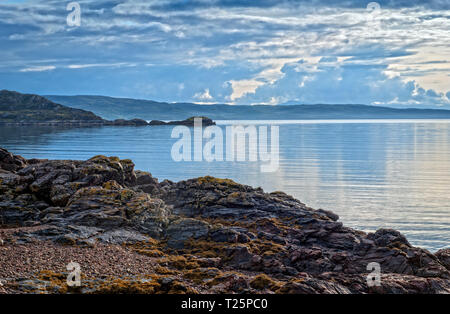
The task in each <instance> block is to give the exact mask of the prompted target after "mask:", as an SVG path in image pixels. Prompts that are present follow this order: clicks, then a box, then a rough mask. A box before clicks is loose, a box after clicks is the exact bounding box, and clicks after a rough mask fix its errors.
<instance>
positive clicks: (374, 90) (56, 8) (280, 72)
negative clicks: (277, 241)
mask: <svg viewBox="0 0 450 314" xmlns="http://www.w3.org/2000/svg"><path fill="white" fill-rule="evenodd" d="M69 2H70V1H37V0H35V1H32V0H29V1H26V0H25V1H14V0H7V1H5V0H0V47H1V49H0V89H11V90H17V91H20V92H27V93H37V94H43V95H45V94H59V95H76V94H93V95H109V96H117V97H130V98H145V99H153V100H158V101H169V102H197V103H204V104H211V103H230V104H244V105H251V104H268V105H278V104H284V103H307V104H314V103H333V104H334V103H335V104H343V103H360V104H373V105H387V106H395V107H419V108H446V109H450V84H449V82H450V1H448V0H431V1H414V0H413V1H406V0H400V1H393V0H386V1H378V2H377V3H376V4H370V5H369V2H370V1H350V0H346V1H325V0H315V1H302V0H260V1H258V0H241V1H238V0H173V1H169V0H150V1H138V0H128V1H124V0H122V1H120V0H95V1H93V0H86V1H78V3H79V4H80V7H81V26H80V27H72V26H68V25H67V23H66V19H67V15H68V14H69V13H70V12H69V11H67V10H66V6H67V4H68V3H69Z"/></svg>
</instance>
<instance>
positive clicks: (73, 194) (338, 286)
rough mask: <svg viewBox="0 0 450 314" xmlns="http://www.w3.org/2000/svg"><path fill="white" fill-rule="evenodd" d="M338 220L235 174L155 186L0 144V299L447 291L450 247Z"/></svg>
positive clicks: (134, 175) (122, 168) (114, 168)
mask: <svg viewBox="0 0 450 314" xmlns="http://www.w3.org/2000/svg"><path fill="white" fill-rule="evenodd" d="M338 219H339V217H338V216H337V215H335V214H333V213H332V212H328V211H325V210H314V209H312V208H309V207H307V206H306V205H304V204H303V203H301V202H300V201H298V200H296V199H294V198H292V197H291V196H289V195H286V194H285V193H283V192H274V193H265V192H264V191H263V190H262V189H260V188H252V187H250V186H245V185H240V184H238V183H235V182H233V181H231V180H228V179H217V178H213V177H202V178H197V179H192V180H187V181H181V182H177V183H175V182H171V181H167V180H166V181H163V182H158V180H157V179H155V178H153V177H152V175H151V174H150V173H147V172H142V171H135V170H134V164H133V163H132V161H131V160H120V159H119V158H116V157H105V156H95V157H93V158H91V159H89V160H87V161H70V160H64V161H50V160H37V159H29V160H26V159H24V158H22V157H20V156H16V155H13V154H11V153H10V152H8V151H6V150H4V149H0V239H1V241H0V266H1V267H0V283H1V285H0V293H70V292H75V293H307V294H317V293H339V294H341V293H342V294H348V293H400V294H403V293H450V249H444V250H440V251H438V252H436V253H434V254H432V253H431V252H429V251H427V250H424V249H421V248H417V247H413V246H412V245H410V243H409V242H408V241H407V239H406V238H405V237H404V236H403V235H402V234H400V233H399V232H397V231H395V230H388V229H380V230H378V231H377V232H375V233H369V234H367V233H364V232H361V231H357V230H354V229H351V228H347V227H345V226H343V224H342V223H341V222H339V221H338ZM71 261H73V262H77V263H79V264H80V266H81V271H82V285H81V287H78V288H77V287H75V288H74V287H68V286H67V284H66V277H67V275H68V273H69V272H68V271H67V269H66V265H67V264H68V263H69V262H71ZM372 262H376V263H379V264H380V266H381V285H380V286H373V287H369V286H368V284H367V281H366V277H367V275H368V273H369V271H368V270H367V265H368V264H369V263H372Z"/></svg>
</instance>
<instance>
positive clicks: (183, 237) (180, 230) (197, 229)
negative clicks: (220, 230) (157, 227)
mask: <svg viewBox="0 0 450 314" xmlns="http://www.w3.org/2000/svg"><path fill="white" fill-rule="evenodd" d="M209 229H210V225H209V224H208V223H206V222H203V221H201V220H196V219H192V218H182V219H178V220H176V221H174V222H172V223H170V224H169V227H168V228H167V231H166V234H167V239H168V242H167V245H168V246H169V247H172V248H177V249H179V248H183V247H184V243H185V242H186V241H188V240H190V239H199V238H202V237H206V236H207V235H208V231H209Z"/></svg>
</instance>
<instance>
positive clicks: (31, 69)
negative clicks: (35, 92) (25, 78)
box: [20, 65, 56, 72]
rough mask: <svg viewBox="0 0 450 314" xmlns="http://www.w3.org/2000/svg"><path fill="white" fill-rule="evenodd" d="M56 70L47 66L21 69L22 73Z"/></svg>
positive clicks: (51, 66)
mask: <svg viewBox="0 0 450 314" xmlns="http://www.w3.org/2000/svg"><path fill="white" fill-rule="evenodd" d="M54 69H56V67H55V66H53V65H46V66H36V67H30V68H24V69H21V70H20V72H44V71H52V70H54Z"/></svg>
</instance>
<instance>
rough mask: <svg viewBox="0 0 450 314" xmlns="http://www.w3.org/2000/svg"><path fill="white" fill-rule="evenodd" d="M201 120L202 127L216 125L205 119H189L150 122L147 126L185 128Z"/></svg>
mask: <svg viewBox="0 0 450 314" xmlns="http://www.w3.org/2000/svg"><path fill="white" fill-rule="evenodd" d="M196 118H198V119H201V121H202V126H204V127H205V126H211V125H216V123H215V122H214V121H213V120H211V119H210V118H207V117H191V118H189V119H186V120H182V121H169V122H164V121H159V120H152V121H150V123H149V125H152V126H156V125H184V126H187V127H193V126H194V123H195V119H196Z"/></svg>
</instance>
